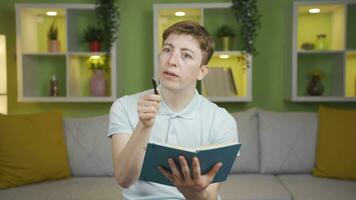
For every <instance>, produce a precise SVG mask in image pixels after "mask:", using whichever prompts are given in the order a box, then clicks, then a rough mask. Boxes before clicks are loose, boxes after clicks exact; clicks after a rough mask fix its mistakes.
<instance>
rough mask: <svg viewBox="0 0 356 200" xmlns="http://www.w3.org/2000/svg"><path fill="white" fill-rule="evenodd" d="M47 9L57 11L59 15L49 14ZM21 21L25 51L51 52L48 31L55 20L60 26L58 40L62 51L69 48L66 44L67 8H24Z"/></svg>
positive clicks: (21, 35) (22, 41)
mask: <svg viewBox="0 0 356 200" xmlns="http://www.w3.org/2000/svg"><path fill="white" fill-rule="evenodd" d="M47 11H56V12H57V13H58V15H57V16H55V17H53V16H47V15H46V12H47ZM21 19H22V20H21V22H20V23H19V26H20V28H21V30H26V31H24V32H21V33H20V40H21V43H22V52H23V53H40V52H42V53H43V52H49V49H48V43H47V42H48V39H47V33H48V30H49V28H50V26H51V25H52V23H53V22H54V21H55V22H56V24H57V27H58V40H59V43H60V52H62V53H63V52H65V51H66V50H67V44H66V42H65V41H66V16H65V10H64V9H60V8H55V7H52V8H51V7H48V8H32V7H31V8H23V9H22V10H21Z"/></svg>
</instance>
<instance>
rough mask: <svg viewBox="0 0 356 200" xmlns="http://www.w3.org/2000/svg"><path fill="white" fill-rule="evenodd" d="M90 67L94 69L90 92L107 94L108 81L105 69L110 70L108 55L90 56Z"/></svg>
mask: <svg viewBox="0 0 356 200" xmlns="http://www.w3.org/2000/svg"><path fill="white" fill-rule="evenodd" d="M87 63H88V68H89V69H90V70H92V71H93V74H92V77H91V79H90V93H91V95H93V96H106V90H107V81H106V75H105V71H108V70H109V65H108V62H107V57H106V56H90V57H89V59H88V60H87Z"/></svg>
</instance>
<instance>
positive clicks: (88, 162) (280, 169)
mask: <svg viewBox="0 0 356 200" xmlns="http://www.w3.org/2000/svg"><path fill="white" fill-rule="evenodd" d="M232 116H233V117H234V118H235V120H236V123H237V129H238V134H239V142H240V143H241V144H242V146H241V150H240V156H239V157H238V158H237V161H236V162H235V163H234V166H233V167H232V170H231V172H232V173H264V174H282V173H311V171H312V168H313V167H314V162H315V150H316V138H317V115H316V114H315V113H306V112H269V111H264V110H261V109H257V108H252V109H249V110H246V111H243V112H235V113H232ZM108 123H109V117H108V115H102V116H97V117H89V118H66V119H64V131H65V138H66V143H67V148H68V157H69V163H70V166H71V170H72V175H73V176H113V174H114V173H113V163H112V152H111V151H112V149H111V140H110V139H109V138H108V137H106V133H107V128H108Z"/></svg>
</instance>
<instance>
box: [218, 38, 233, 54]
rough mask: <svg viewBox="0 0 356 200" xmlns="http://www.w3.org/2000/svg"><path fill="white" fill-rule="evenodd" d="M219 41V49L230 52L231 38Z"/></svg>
mask: <svg viewBox="0 0 356 200" xmlns="http://www.w3.org/2000/svg"><path fill="white" fill-rule="evenodd" d="M220 40H221V49H222V50H223V51H230V50H231V41H232V37H221V38H220Z"/></svg>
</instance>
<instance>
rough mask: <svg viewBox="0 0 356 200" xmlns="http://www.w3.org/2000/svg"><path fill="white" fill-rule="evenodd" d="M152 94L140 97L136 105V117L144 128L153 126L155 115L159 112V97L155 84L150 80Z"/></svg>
mask: <svg viewBox="0 0 356 200" xmlns="http://www.w3.org/2000/svg"><path fill="white" fill-rule="evenodd" d="M152 83H153V88H154V94H145V95H142V96H141V97H140V99H139V100H138V103H137V112H138V117H139V120H140V121H141V123H142V124H143V125H144V126H146V127H151V126H153V124H154V122H155V118H156V115H157V113H158V111H159V105H160V101H161V96H160V95H159V94H158V91H157V83H156V81H155V79H152Z"/></svg>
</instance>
